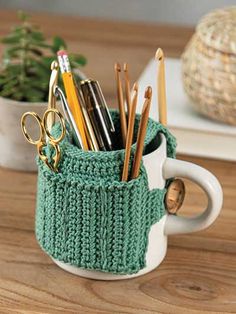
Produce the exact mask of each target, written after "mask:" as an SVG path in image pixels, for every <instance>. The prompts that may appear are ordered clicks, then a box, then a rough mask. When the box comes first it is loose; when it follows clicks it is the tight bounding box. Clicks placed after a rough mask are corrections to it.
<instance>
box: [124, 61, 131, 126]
mask: <svg viewBox="0 0 236 314" xmlns="http://www.w3.org/2000/svg"><path fill="white" fill-rule="evenodd" d="M124 74H125V100H126V105H127V121H129V116H130V112H131V94H130V79H129V68H128V64H127V63H124ZM128 123H129V122H128Z"/></svg>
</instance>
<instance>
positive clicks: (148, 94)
mask: <svg viewBox="0 0 236 314" xmlns="http://www.w3.org/2000/svg"><path fill="white" fill-rule="evenodd" d="M151 99H152V88H151V87H150V86H148V87H147V89H146V91H145V101H144V105H143V109H142V114H141V118H140V122H139V128H138V136H137V143H136V150H135V154H134V160H133V167H132V173H131V178H132V179H135V178H137V177H138V175H139V169H140V165H141V160H142V154H143V146H144V140H145V135H146V129H147V123H148V117H149V111H150V106H151Z"/></svg>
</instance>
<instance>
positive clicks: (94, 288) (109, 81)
mask: <svg viewBox="0 0 236 314" xmlns="http://www.w3.org/2000/svg"><path fill="white" fill-rule="evenodd" d="M0 20H1V23H0V35H3V34H6V33H7V32H8V30H9V28H10V27H11V26H12V23H13V22H15V21H16V14H15V12H9V11H7V12H6V11H2V12H0ZM33 20H34V21H35V22H36V23H38V24H41V25H42V28H43V30H44V31H45V33H46V34H47V36H48V37H49V38H50V37H51V36H53V35H54V34H58V35H61V36H63V37H64V38H65V39H66V40H67V41H68V44H69V50H70V51H74V52H81V53H83V54H85V55H86V56H87V57H88V60H89V63H88V65H87V67H86V73H87V74H88V75H89V76H91V77H94V78H96V79H98V80H99V81H100V83H101V86H102V88H103V90H104V93H105V96H106V98H107V100H108V101H109V103H110V105H112V106H114V105H115V104H116V100H115V81H114V73H113V64H114V62H115V61H119V62H124V61H127V62H128V63H129V64H130V68H131V77H132V79H133V80H135V79H136V78H137V77H138V75H139V74H140V73H141V71H142V69H143V67H144V66H145V64H146V63H147V61H148V60H149V59H150V58H151V57H152V56H153V55H154V53H155V50H156V48H157V47H159V46H160V47H162V48H163V49H164V51H165V53H166V55H168V56H179V55H180V53H181V52H182V50H183V47H184V46H185V44H186V43H187V41H188V39H189V38H190V36H191V34H192V32H193V30H192V29H187V28H183V27H181V28H180V27H175V26H168V25H166V26H161V25H160V26H158V25H151V24H150V25H144V24H131V23H130V24H129V23H115V22H104V21H98V20H97V21H96V20H89V19H81V18H70V17H59V16H53V15H50V16H49V15H46V14H42V15H33ZM222 149H223V147H222ZM178 157H179V158H181V159H185V160H188V161H192V162H195V163H197V164H199V165H201V166H203V167H205V168H207V169H208V170H210V171H212V172H213V173H214V174H215V175H216V176H217V177H218V179H219V180H220V182H221V184H222V187H223V190H224V207H223V210H222V212H221V214H220V217H219V218H218V219H217V221H216V222H215V223H214V224H213V226H211V227H210V228H209V229H207V230H205V231H202V232H197V233H195V234H189V235H180V236H171V237H169V249H168V253H167V256H166V258H165V260H164V262H163V263H162V264H161V265H160V266H159V267H158V269H156V270H155V271H153V272H151V273H149V274H147V275H145V276H142V277H139V278H136V279H132V280H126V281H119V282H102V281H94V280H88V279H84V278H79V277H76V276H73V275H71V274H69V273H66V272H65V271H63V270H61V269H60V268H58V267H57V266H56V265H55V264H53V262H52V261H51V259H50V258H49V257H48V256H47V255H46V254H45V253H43V252H42V251H41V249H40V248H39V246H38V244H37V242H36V240H35V236H34V214H35V212H34V211H35V194H36V174H34V173H23V172H16V171H11V170H6V169H0V313H142V314H143V313H176V314H177V313H181V314H182V313H190V314H191V313H236V227H235V218H236V208H235V204H236V189H235V188H236V165H235V163H232V162H223V161H217V160H210V159H209V160H208V159H203V158H194V157H186V156H178ZM186 194H187V195H186V200H185V202H184V206H183V208H182V209H181V213H182V214H184V215H192V214H195V213H198V212H200V211H201V210H202V208H204V206H205V205H206V198H205V196H204V194H203V192H202V191H201V190H200V189H199V188H198V187H197V186H195V185H194V184H192V183H190V182H188V181H186Z"/></svg>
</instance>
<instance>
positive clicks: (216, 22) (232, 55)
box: [182, 7, 236, 125]
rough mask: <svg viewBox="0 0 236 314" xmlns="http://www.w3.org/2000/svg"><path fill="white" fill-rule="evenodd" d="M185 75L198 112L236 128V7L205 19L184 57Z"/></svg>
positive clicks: (189, 92)
mask: <svg viewBox="0 0 236 314" xmlns="http://www.w3.org/2000/svg"><path fill="white" fill-rule="evenodd" d="M182 76H183V84H184V89H185V91H186V92H187V94H188V95H189V97H190V98H191V99H192V104H193V105H194V108H195V109H196V110H197V111H198V112H200V113H201V114H203V115H205V116H207V117H210V118H212V119H214V120H218V121H222V122H225V123H228V124H233V125H236V7H230V8H226V9H220V10H216V11H213V12H211V13H210V14H208V15H206V16H205V17H203V19H202V20H201V21H200V23H199V24H198V26H197V28H196V32H195V34H194V35H193V37H192V38H191V40H190V42H189V43H188V45H187V46H186V48H185V50H184V53H183V54H182Z"/></svg>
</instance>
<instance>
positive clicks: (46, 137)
mask: <svg viewBox="0 0 236 314" xmlns="http://www.w3.org/2000/svg"><path fill="white" fill-rule="evenodd" d="M50 114H51V115H57V116H58V118H59V122H60V125H61V133H60V135H59V136H58V137H55V136H53V135H52V134H51V133H50V130H49V123H50V121H49V118H50ZM29 116H31V117H33V118H34V119H35V120H36V121H37V123H38V126H39V137H38V139H33V138H32V137H31V136H30V134H29V133H28V131H27V128H26V119H27V117H29ZM21 129H22V132H23V135H24V137H25V138H26V140H27V141H28V142H29V143H30V144H33V145H36V146H37V151H38V154H39V157H40V159H41V160H42V161H43V162H44V163H45V164H46V165H47V166H48V167H49V169H51V170H53V171H54V172H57V167H58V163H59V161H60V157H61V151H60V147H59V145H58V144H59V142H61V141H62V140H63V138H64V137H65V134H66V126H65V120H64V118H63V116H62V114H61V113H60V112H59V111H58V110H57V109H53V108H52V109H48V110H46V111H45V113H44V115H43V120H41V118H40V117H39V115H38V114H37V113H35V112H32V111H29V112H26V113H24V114H23V116H22V118H21ZM47 142H48V143H49V144H50V145H51V146H52V147H53V149H54V155H53V157H52V161H53V162H52V163H50V162H49V159H48V157H47V156H46V155H45V152H44V149H43V148H44V147H45V146H47Z"/></svg>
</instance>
